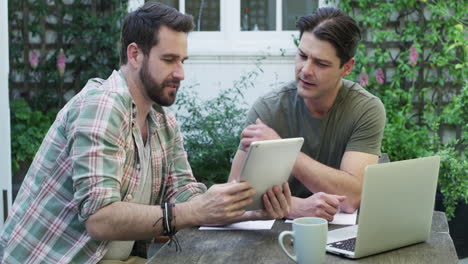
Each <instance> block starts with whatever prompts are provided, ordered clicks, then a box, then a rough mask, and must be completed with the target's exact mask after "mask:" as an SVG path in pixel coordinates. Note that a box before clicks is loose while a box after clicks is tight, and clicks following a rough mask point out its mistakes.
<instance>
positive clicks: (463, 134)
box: [339, 0, 468, 218]
mask: <svg viewBox="0 0 468 264" xmlns="http://www.w3.org/2000/svg"><path fill="white" fill-rule="evenodd" d="M339 7H340V8H341V9H342V10H344V11H345V12H347V13H349V14H351V15H352V16H353V17H354V18H355V19H356V20H357V21H359V25H360V28H361V29H362V30H363V31H364V35H363V37H364V39H363V40H364V41H363V42H362V43H361V44H360V45H359V48H358V51H357V55H356V65H355V68H354V69H355V70H354V72H353V74H352V76H350V78H351V79H352V80H355V81H358V82H360V83H361V84H362V85H364V86H365V87H366V89H368V90H369V91H370V92H372V93H373V94H375V95H377V96H378V97H379V98H380V99H381V100H382V102H383V103H384V105H385V108H386V111H387V124H386V127H385V133H384V138H383V142H382V152H385V153H388V155H389V157H390V159H391V160H404V159H411V158H417V157H423V156H430V155H439V156H440V157H441V169H440V175H439V185H438V190H439V191H440V192H441V193H442V194H443V196H444V205H445V207H446V213H447V216H448V217H449V218H450V217H452V216H453V213H454V210H455V207H456V205H457V203H459V202H464V203H467V202H468V163H467V161H466V154H467V153H466V147H467V137H468V133H467V128H468V105H467V102H468V85H467V80H466V78H465V76H466V73H467V68H468V67H467V66H468V63H467V61H466V53H467V51H468V45H467V44H466V41H465V27H466V23H465V21H466V4H465V2H464V1H443V0H432V1H431V0H427V1H425V0H395V1H373V0H359V1H353V0H341V1H340V2H339ZM449 131H451V132H452V133H453V134H454V135H453V136H452V137H450V139H447V137H445V138H444V134H445V133H447V132H449Z"/></svg>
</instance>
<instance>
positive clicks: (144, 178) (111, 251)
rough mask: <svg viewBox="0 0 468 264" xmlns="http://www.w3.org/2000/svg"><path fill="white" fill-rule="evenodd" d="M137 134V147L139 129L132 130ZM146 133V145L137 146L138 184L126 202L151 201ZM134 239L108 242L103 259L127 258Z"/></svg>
mask: <svg viewBox="0 0 468 264" xmlns="http://www.w3.org/2000/svg"><path fill="white" fill-rule="evenodd" d="M134 132H138V133H134V134H139V135H140V136H139V137H135V138H138V139H137V140H136V141H137V147H138V146H142V145H143V142H142V140H141V133H139V131H134ZM149 134H150V133H148V138H147V140H146V145H145V146H144V147H143V148H141V147H138V155H139V156H140V166H141V171H140V184H138V186H137V187H136V190H135V192H134V193H132V196H133V199H131V200H129V201H128V202H131V203H138V204H150V202H151V186H152V177H151V172H152V169H151V148H150V137H149ZM134 243H135V241H111V242H110V243H109V244H108V246H107V247H108V250H107V252H106V254H105V255H104V257H103V258H102V259H103V260H127V259H128V257H129V256H130V253H131V252H132V248H133V244H134Z"/></svg>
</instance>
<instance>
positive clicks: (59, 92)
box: [8, 0, 127, 112]
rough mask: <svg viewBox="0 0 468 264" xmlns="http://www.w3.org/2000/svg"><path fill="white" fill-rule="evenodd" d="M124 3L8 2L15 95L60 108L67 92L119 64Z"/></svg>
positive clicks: (117, 0)
mask: <svg viewBox="0 0 468 264" xmlns="http://www.w3.org/2000/svg"><path fill="white" fill-rule="evenodd" d="M67 2H68V1H67ZM126 3H127V1H123V0H109V1H105V0H97V1H72V2H71V3H68V4H67V3H65V2H64V1H61V0H52V1H27V0H19V1H9V2H8V4H9V5H8V10H9V12H8V16H9V17H8V20H9V47H10V69H11V74H10V91H11V92H10V95H11V97H13V98H17V97H22V98H24V99H26V100H27V101H28V102H29V104H30V106H31V107H32V108H33V109H38V110H41V111H43V112H46V111H48V110H49V109H52V108H60V107H62V106H63V105H64V104H65V102H66V98H64V94H66V93H67V92H68V95H69V96H68V97H71V96H72V95H73V94H74V93H76V92H78V91H79V90H81V88H82V87H83V86H84V85H85V83H86V81H87V80H88V79H90V78H94V77H101V78H106V77H108V76H109V75H110V73H111V72H112V70H113V69H116V68H117V67H118V66H119V49H118V48H119V47H118V42H119V37H120V27H121V19H122V18H123V17H124V15H125V14H126V6H127V4H126ZM61 51H63V53H62V54H63V57H61V61H60V54H61ZM59 61H60V63H59ZM65 97H67V96H65Z"/></svg>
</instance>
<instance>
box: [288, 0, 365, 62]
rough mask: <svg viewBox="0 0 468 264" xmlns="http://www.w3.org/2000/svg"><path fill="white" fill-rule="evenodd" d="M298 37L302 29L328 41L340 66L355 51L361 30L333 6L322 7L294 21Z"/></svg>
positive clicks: (302, 31) (352, 20)
mask: <svg viewBox="0 0 468 264" xmlns="http://www.w3.org/2000/svg"><path fill="white" fill-rule="evenodd" d="M296 27H297V28H299V31H300V38H302V34H303V33H304V31H307V32H311V33H312V34H314V36H315V37H316V38H318V39H320V40H323V41H328V42H330V43H331V44H332V45H333V46H334V47H335V49H336V56H338V58H340V67H342V66H343V65H344V64H345V63H346V62H348V61H349V60H350V59H351V58H352V57H353V56H354V54H355V53H356V48H357V44H358V42H359V40H360V39H361V30H360V29H359V27H358V25H357V23H356V21H354V19H352V18H351V17H350V16H348V15H346V14H345V13H343V12H342V11H341V10H340V9H338V8H334V7H323V8H319V9H317V10H316V11H315V12H313V13H312V14H309V15H305V16H303V17H301V18H299V20H298V21H297V22H296Z"/></svg>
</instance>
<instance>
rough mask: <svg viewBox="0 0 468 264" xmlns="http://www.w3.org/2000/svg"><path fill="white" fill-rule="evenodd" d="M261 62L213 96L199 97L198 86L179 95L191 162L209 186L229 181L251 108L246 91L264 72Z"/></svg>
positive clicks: (183, 89)
mask: <svg viewBox="0 0 468 264" xmlns="http://www.w3.org/2000/svg"><path fill="white" fill-rule="evenodd" d="M259 64H260V60H259V61H257V63H256V65H257V70H253V71H250V72H248V73H247V74H245V75H244V76H241V78H240V80H238V81H235V82H234V83H233V86H232V87H228V88H226V89H222V90H221V91H220V92H219V93H218V95H216V96H215V97H213V98H211V99H206V100H202V99H201V98H200V96H199V94H198V92H197V87H198V85H192V86H189V87H184V88H182V89H181V92H179V94H178V99H177V103H176V105H177V108H178V111H177V113H178V116H177V118H178V120H179V121H180V123H181V130H182V133H183V136H184V143H185V148H186V150H187V153H188V158H189V162H190V165H191V166H192V170H193V173H194V175H195V177H196V178H197V180H199V181H201V182H204V183H205V184H207V185H208V186H211V185H212V184H215V183H224V182H226V181H227V178H228V176H229V172H230V169H231V162H232V159H233V156H234V154H235V153H236V151H237V148H238V146H239V142H240V133H241V131H242V128H243V125H244V122H245V116H246V114H247V110H248V107H247V103H246V102H245V99H244V95H243V94H244V92H245V91H246V90H247V89H249V88H252V87H253V81H254V80H255V78H256V77H257V76H258V75H259V73H260V72H261V68H260V67H259Z"/></svg>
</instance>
